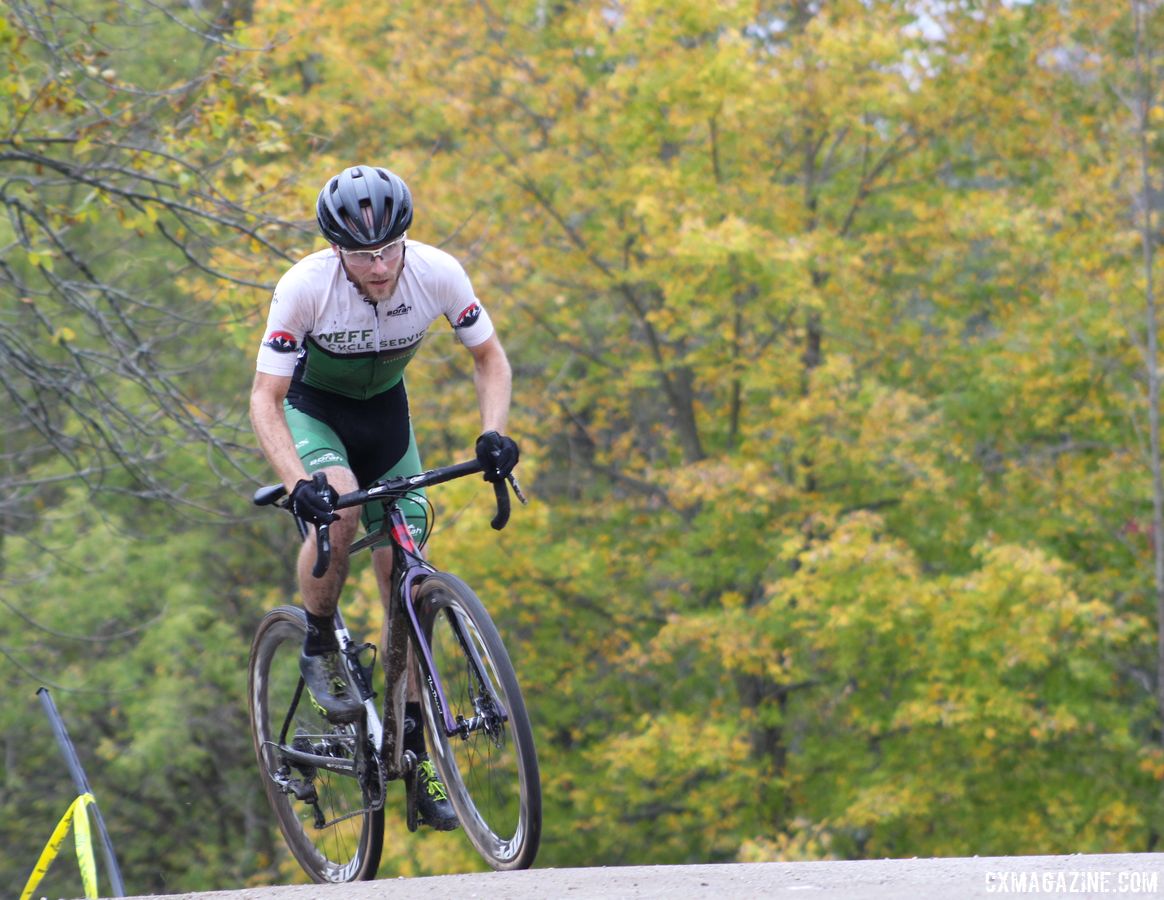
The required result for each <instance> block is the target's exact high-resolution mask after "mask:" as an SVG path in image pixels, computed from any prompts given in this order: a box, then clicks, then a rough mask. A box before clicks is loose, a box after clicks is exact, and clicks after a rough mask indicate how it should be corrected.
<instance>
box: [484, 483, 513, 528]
mask: <svg viewBox="0 0 1164 900" xmlns="http://www.w3.org/2000/svg"><path fill="white" fill-rule="evenodd" d="M493 493H494V494H495V495H496V496H497V515H495V516H494V517H493V521H492V522H490V523H489V524H490V525H492V526H493V528H494V530H496V531H500V530H501V529H502V528H504V527H505V524H506V523H507V522H508V521H509V485H507V484H506V483H505V479H504V478H503V479H501V480H500V481H495V482H493Z"/></svg>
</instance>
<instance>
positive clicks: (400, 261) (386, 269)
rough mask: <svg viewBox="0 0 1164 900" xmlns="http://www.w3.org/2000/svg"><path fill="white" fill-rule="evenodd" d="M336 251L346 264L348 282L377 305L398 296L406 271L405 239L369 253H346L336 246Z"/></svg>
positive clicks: (360, 251)
mask: <svg viewBox="0 0 1164 900" xmlns="http://www.w3.org/2000/svg"><path fill="white" fill-rule="evenodd" d="M332 248H333V249H334V250H335V252H336V253H337V254H338V255H339V258H340V259H341V260H342V261H343V265H344V271H345V272H347V276H348V280H349V281H350V282H351V283H352V284H354V285H355V286H356V289H357V290H359V292H360V293H361V294H363V295H364V296H365V297H367V298H368V299H369V300H371V301H372V302H373V303H378V302H380V301H381V300H387V299H388V298H390V297H391V296H392V295H393V294H394V293H395V292H396V285H397V283H398V282H399V281H400V273H401V272H403V271H404V238H403V237H399V238H397V239H396V240H394V241H390V242H389V243H387V244H384V245H382V246H380V247H370V248H369V249H367V250H342V249H340V248H339V247H336V246H335V245H334V244H333V245H332Z"/></svg>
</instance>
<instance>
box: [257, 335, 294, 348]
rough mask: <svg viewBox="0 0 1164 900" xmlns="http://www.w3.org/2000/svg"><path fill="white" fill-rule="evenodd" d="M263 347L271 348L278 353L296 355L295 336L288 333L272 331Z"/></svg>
mask: <svg viewBox="0 0 1164 900" xmlns="http://www.w3.org/2000/svg"><path fill="white" fill-rule="evenodd" d="M263 346H264V347H270V348H271V349H272V350H274V351H275V352H276V353H294V352H295V347H296V343H295V335H293V334H288V333H287V332H286V331H272V332H271V333H270V334H269V335H268V336H267V339H266V340H265V341H263Z"/></svg>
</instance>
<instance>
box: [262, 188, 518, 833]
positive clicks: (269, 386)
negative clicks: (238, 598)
mask: <svg viewBox="0 0 1164 900" xmlns="http://www.w3.org/2000/svg"><path fill="white" fill-rule="evenodd" d="M315 213H316V219H317V222H318V224H319V229H320V231H321V232H322V233H323V236H324V237H325V238H327V240H328V241H329V242H330V244H331V247H330V249H326V250H320V251H318V252H315V253H312V254H310V255H309V256H306V257H305V258H303V259H301V260H300V261H299V262H297V263H296V264H295V265H293V266H292V267H291V268H290V269H289V270H288V271H287V272H286V273H285V274H284V275H283V277H282V278H281V279H280V280H279V282H278V284H277V285H276V287H275V293H274V297H273V298H272V300H271V307H270V313H269V316H268V319H267V329H266V332H265V336H264V338H263V341H262V345H261V346H260V348H259V352H258V361H257V365H256V368H257V372H256V374H255V380H254V386H253V388H252V391H251V403H250V416H251V423H252V425H253V426H254V430H255V434H256V435H257V437H258V441H259V445H260V447H261V448H262V451H263V453H264V455H265V456H266V458H267V460H268V461H269V462H270V464H271V466H272V467H273V468H274V470H275V472H276V474H277V475H278V477H279V478H280V479H281V480H282V481H283V484H284V485H285V486H286V487H287V489H288V490H289V491H290V493H291V503H292V511H293V512H294V513H295V514H296V515H297V516H299V517H300V518H301V519H303V520H305V521H307V522H309V523H313V524H322V523H325V522H326V523H332V524H331V530H332V535H333V541H332V547H333V550H332V559H331V566H330V568H329V569H328V571H327V572H326V573H325V574H324V576H323V577H322V578H315V577H313V575H312V572H311V570H312V567H313V563H314V559H315V530H314V529H309V530H308V532H309V533H308V538H307V540H306V541H305V542H304V544H303V547H302V548H301V550H300V554H299V564H298V575H299V586H300V592H301V594H302V597H303V606H304V609H305V611H306V613H307V623H308V624H307V637H306V639H305V641H304V646H303V654H302V656H301V657H300V670H301V672H302V674H303V679H304V682H305V683H306V685H307V687H308V689H309V690H310V692H311V695H312V697H313V698H314V699H315V701H316V703H317V704H318V705H319V707H320V708H321V709H322V710H323V711H324V713H325V714H326V715H327V717H328V719H329V720H331V721H333V722H350V721H353V720H354V719H356V718H357V717H358V716H359V715H361V712H362V707H361V706H360V704H359V702H358V700H357V699H356V698H354V697H351V696H349V695H347V694H346V693H345V691H344V680H343V679H342V677H340V675H339V673H340V671H341V667H340V660H339V653H338V651H339V646H338V643H337V640H336V636H335V633H334V631H333V630H332V627H331V616H332V613H334V611H335V608H336V604H337V602H338V600H339V595H340V590H341V589H342V587H343V583H344V580H345V578H346V576H347V573H348V558H347V547H348V545H349V544H350V543H351V542H352V540H353V539H354V538H355V533H356V529H357V525H358V521H357V520H358V519H359V518H360V516H361V513H360V512H359V511H358V510H356V509H347V510H342V511H340V512H338V513H337V512H336V511H335V510H334V509H333V506H332V504H333V503H334V501H335V498H336V496H337V492H339V493H346V492H348V491H352V490H356V489H357V488H362V487H367V486H368V485H369V484H371V483H372V482H374V481H376V480H379V479H381V478H385V477H388V476H394V475H410V474H415V473H416V472H419V471H421V463H420V456H419V453H418V451H417V447H416V438H415V436H414V433H413V429H412V424H411V419H410V417H409V411H408V395H407V393H406V391H405V386H404V378H403V373H404V368H405V366H406V365H407V364H408V362H409V360H411V359H412V357H413V356H414V355H415V354H416V352H417V349H418V348H419V347H420V345H421V342H422V341H423V339H424V337H425V335H426V333H427V332H428V329H429V327H430V326H431V325H432V324H433V322H435V321H436V320H437V319H438V318H440V317H441V316H444V317H445V318H446V319H447V320H448V321H449V323H450V324H451V325H452V328H453V331H454V333H455V334H456V335H457V337H458V338H459V339H460V342H461V344H463V345H464V346H465V347H466V348H468V350H469V352H470V354H471V355H472V358H473V366H474V383H475V385H476V394H477V403H478V408H479V411H480V415H481V426H482V428H481V430H482V434H481V436H480V437H479V438H478V439H477V444H476V455H477V458H478V459H479V460H480V461H481V463H482V465H483V466H484V468H485V478H486V480H488V481H498V480H500V479H503V478H504V477H505V476H506V475H508V474H509V473H510V471H511V470H512V469H513V467H514V465H515V464H516V463H517V460H518V455H519V451H518V447H517V444H516V443H515V442H514V441H513V439H512V438H510V437H508V436H506V435H505V427H506V421H507V418H508V414H509V403H510V390H511V371H510V367H509V361H508V359H507V358H506V355H505V351H504V349H503V348H502V346H501V342H500V341H499V340H498V338H497V335H496V333H495V332H494V329H493V325H492V323H491V321H490V318H489V315H488V313H486V311H485V309H484V307H482V305H481V303H480V302H479V301H478V300H477V298H476V296H475V295H474V293H473V288H472V285H471V284H470V281H469V278H468V276H467V275H466V274H465V271H464V269H463V268H462V267H461V265H460V264H459V263H458V262H457V260H456V259H454V258H453V257H452V256H450V255H449V254H448V253H445V252H444V251H442V250H439V249H437V248H436V247H432V246H429V245H427V244H423V243H420V242H419V241H414V240H409V239H408V236H407V229H408V227H409V225H410V224H411V222H412V213H413V208H412V195H411V193H410V192H409V190H408V187H407V185H405V183H404V182H403V181H402V180H401V179H400V177H399V176H397V175H396V174H394V173H393V172H390V171H388V170H386V169H383V168H379V167H376V166H355V167H352V168H348V169H345V170H344V171H343V172H341V173H339V174H338V175H336V176H334V177H333V178H331V179H329V180H328V182H327V183H326V184H325V185H324V186H323V189H322V190H321V191H320V192H319V197H318V199H317V201H316V206H315ZM317 472H321V473H323V476H324V479H325V480H324V482H323V483H322V485H320V484H317V483H315V482H313V481H312V480H311V479H312V475H313V474H315V473H317ZM401 505H402V506H403V507H404V508H405V513H406V515H407V517H408V521H409V529H410V531H412V533H413V537H414V540H415V542H416V544H417V545H418V546H420V545H422V544H423V543H424V540H425V538H426V537H427V535H425V533H424V529H425V515H424V510H423V508H422V507H421V506H420V504H419V503H412V504H411V505H409V504H408V501H405V502H403V503H402V504H401ZM374 507H375V508H374ZM362 515H363V518H364V525H365V527H366V528H368V529H369V530H374V529H376V528H378V527H379V525H380V522H379V519H381V518H382V511H381V510H380V509H379V507H376V505H375V504H372V505H369V506H366V507H364V512H363V513H362ZM372 559H373V568H374V570H375V573H376V579H377V584H378V586H379V589H380V594H381V599H382V601H383V602H384V603H387V602H388V598H389V597H390V596H391V590H390V588H391V584H392V565H393V559H392V551H391V549H390V548H389V547H387V546H384V547H376V548H374V549H373V552H372ZM386 639H387V636H386V635H385V636H384V638H383V640H384V641H386ZM405 713H406V720H405V748H406V749H409V750H412V751H413V752H414V753H415V754H416V756H417V759H418V766H417V769H416V777H417V778H419V779H420V784H419V788H420V789H419V790H418V792H417V796H418V798H419V809H418V813H419V819H420V821H422V822H424V823H426V824H428V825H430V826H432V827H434V828H437V829H440V830H448V829H451V828H455V827H456V825H457V820H456V815H455V814H454V813H453V810H452V805H451V804H450V803H449V801H448V799H447V797H446V795H445V791H444V787H443V785H442V784H441V783H440V781H439V780H438V778H437V775H436V772H435V770H434V768H433V765H432V762H431V761H430V760H429V758H428V755H427V753H426V752H425V746H424V729H423V727H422V726H421V717H420V704H419V694H418V693H416V692H415V691H414V693H413V696H410V697H409V698H408V702H407V705H406V709H405Z"/></svg>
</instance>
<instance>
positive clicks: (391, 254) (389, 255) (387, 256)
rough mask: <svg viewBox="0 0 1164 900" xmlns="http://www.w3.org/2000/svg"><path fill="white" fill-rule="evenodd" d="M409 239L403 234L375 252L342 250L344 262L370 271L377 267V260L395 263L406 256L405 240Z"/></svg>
mask: <svg viewBox="0 0 1164 900" xmlns="http://www.w3.org/2000/svg"><path fill="white" fill-rule="evenodd" d="M406 237H408V235H407V234H402V235H400V237H398V238H397V239H396V240H394V241H389V242H388V243H387V244H385V245H384V246H383V247H376V248H375V249H373V250H344V249H343V248H342V247H341V248H340V253H341V254H342V255H343V258H344V262H346V263H347V264H348V265H349V266H352V267H353V268H357V269H370V268H372V266H373V265H375V263H376V260H377V259H382V260H384V262H386V263H387V262H393V261H394V260H397V259H399V258H400V257H401V256H403V255H404V239H405V238H406Z"/></svg>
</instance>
